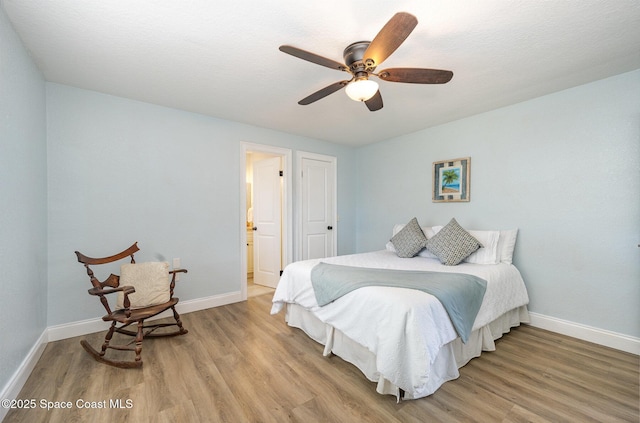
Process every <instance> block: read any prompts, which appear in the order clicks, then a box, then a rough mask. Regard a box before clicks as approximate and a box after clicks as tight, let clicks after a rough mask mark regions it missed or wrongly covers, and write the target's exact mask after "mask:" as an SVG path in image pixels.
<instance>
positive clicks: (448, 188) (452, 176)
mask: <svg viewBox="0 0 640 423" xmlns="http://www.w3.org/2000/svg"><path fill="white" fill-rule="evenodd" d="M459 180H460V169H459V168H455V169H447V170H445V171H443V172H442V187H441V189H442V191H441V192H442V193H443V194H445V193H447V194H449V193H458V192H460V183H458V184H456V182H458V181H459Z"/></svg>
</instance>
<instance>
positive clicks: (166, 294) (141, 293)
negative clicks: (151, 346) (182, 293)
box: [76, 242, 188, 368]
mask: <svg viewBox="0 0 640 423" xmlns="http://www.w3.org/2000/svg"><path fill="white" fill-rule="evenodd" d="M138 250H139V248H138V245H137V242H136V243H134V244H133V245H132V246H131V247H129V248H127V249H126V250H124V251H122V252H121V253H118V254H116V255H113V256H110V257H103V258H91V257H87V256H85V255H84V254H81V253H80V252H78V251H76V256H78V261H79V262H80V263H82V264H84V267H85V268H86V269H87V274H88V275H89V279H91V284H92V285H93V288H91V289H89V294H91V295H96V296H98V297H100V302H101V303H102V305H103V306H104V308H105V309H106V310H107V314H106V315H105V316H104V317H102V320H104V321H105V322H111V327H110V328H109V330H108V331H107V334H106V336H105V338H104V343H103V344H102V350H101V351H100V352H98V351H97V350H95V349H94V348H93V347H92V346H91V345H89V343H88V342H87V341H85V340H82V341H80V344H81V345H82V347H83V348H84V349H85V350H86V351H87V352H88V353H89V354H91V356H92V357H93V358H95V359H96V360H97V361H99V362H101V363H105V364H109V365H111V366H115V367H121V368H132V367H141V366H142V358H141V356H140V354H141V352H142V340H143V339H144V338H146V337H160V336H176V335H184V334H185V333H187V332H188V331H187V330H186V329H184V328H183V327H182V321H181V320H180V315H179V314H178V312H177V311H176V309H175V306H176V304H177V303H178V298H173V289H174V287H175V282H176V274H178V273H187V270H186V269H174V270H171V271H169V264H168V263H140V264H136V262H135V260H134V258H133V254H134V253H135V252H137V251H138ZM126 257H131V263H130V264H123V265H122V267H121V271H120V273H121V275H120V276H118V275H114V274H113V273H112V274H111V275H109V277H108V278H107V279H105V281H104V282H100V281H99V280H98V279H97V278H96V277H95V276H94V274H93V271H92V270H91V268H90V267H89V266H90V265H100V264H106V263H113V262H116V261H118V260H122V259H124V258H126ZM169 275H171V282H169ZM121 282H122V286H121ZM136 289H137V290H138V293H137V294H134V293H136ZM112 293H118V304H117V305H116V310H115V311H111V308H110V307H109V302H108V301H107V298H106V297H105V295H107V294H112ZM168 309H171V310H172V311H173V317H174V319H175V323H159V324H155V325H148V326H145V325H144V321H145V320H146V319H148V318H150V317H153V316H155V315H157V314H160V313H162V312H163V311H165V310H168ZM134 323H135V324H137V330H136V331H132V330H127V329H126V328H127V327H128V326H129V325H131V324H134ZM117 324H121V326H119V327H117V326H116V325H117ZM169 326H176V327H177V328H176V330H174V331H171V332H168V333H166V332H163V331H159V332H158V333H155V331H156V330H157V329H160V328H164V327H169ZM114 331H115V332H118V333H122V334H125V335H130V336H135V338H134V339H133V340H132V341H131V342H129V343H127V344H124V345H111V344H110V342H111V337H112V336H113V333H114ZM160 332H163V333H160ZM132 344H135V345H133V346H132ZM107 349H114V350H121V351H123V350H124V351H134V352H135V360H133V361H115V360H111V359H108V358H106V357H105V353H106V352H107Z"/></svg>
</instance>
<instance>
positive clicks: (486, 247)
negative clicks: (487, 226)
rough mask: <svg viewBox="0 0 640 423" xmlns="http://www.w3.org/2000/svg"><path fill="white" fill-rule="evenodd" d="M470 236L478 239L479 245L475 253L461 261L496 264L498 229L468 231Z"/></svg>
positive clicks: (497, 256)
mask: <svg viewBox="0 0 640 423" xmlns="http://www.w3.org/2000/svg"><path fill="white" fill-rule="evenodd" d="M468 232H469V233H470V234H471V236H473V237H474V238H475V239H477V240H478V241H480V243H481V244H482V247H480V248H479V249H478V250H477V251H476V252H475V253H472V254H471V255H470V256H469V257H467V258H466V259H464V260H463V261H465V262H467V263H475V264H498V263H500V255H499V254H498V240H499V239H500V231H468Z"/></svg>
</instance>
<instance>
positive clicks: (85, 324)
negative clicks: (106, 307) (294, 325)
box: [47, 291, 242, 342]
mask: <svg viewBox="0 0 640 423" xmlns="http://www.w3.org/2000/svg"><path fill="white" fill-rule="evenodd" d="M241 298H242V297H241V294H240V291H238V292H231V293H227V294H221V295H213V296H211V297H204V298H198V299H195V300H186V301H180V302H179V303H178V305H177V306H176V310H177V311H178V313H180V314H187V313H191V312H194V311H199V310H206V309H208V308H212V307H219V306H223V305H227V304H232V303H237V302H239V301H241ZM170 316H171V310H167V311H165V312H163V313H160V314H158V315H157V316H155V317H153V318H152V319H149V320H155V319H162V318H164V317H170ZM110 324H111V323H107V322H105V321H103V320H102V319H101V318H98V319H88V320H81V321H79V322H73V323H65V324H62V325H56V326H49V327H48V328H47V333H48V339H47V341H49V342H51V341H59V340H61V339H67V338H73V337H74V336H82V335H87V334H89V333H94V332H101V331H103V330H107V329H108V328H109V325H110Z"/></svg>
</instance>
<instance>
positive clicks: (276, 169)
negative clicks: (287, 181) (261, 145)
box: [253, 157, 282, 288]
mask: <svg viewBox="0 0 640 423" xmlns="http://www.w3.org/2000/svg"><path fill="white" fill-rule="evenodd" d="M280 170H281V166H280V157H274V158H270V159H265V160H259V161H256V162H254V163H253V230H254V233H253V282H254V283H256V284H259V285H265V286H269V287H271V288H275V287H276V285H277V284H278V280H279V279H280V270H281V269H282V267H281V263H282V259H281V257H282V241H281V240H282V229H281V228H282V200H281V176H280Z"/></svg>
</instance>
